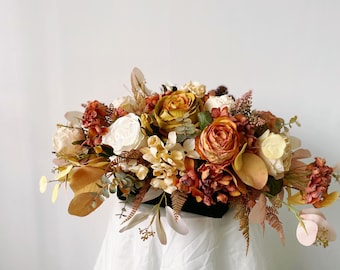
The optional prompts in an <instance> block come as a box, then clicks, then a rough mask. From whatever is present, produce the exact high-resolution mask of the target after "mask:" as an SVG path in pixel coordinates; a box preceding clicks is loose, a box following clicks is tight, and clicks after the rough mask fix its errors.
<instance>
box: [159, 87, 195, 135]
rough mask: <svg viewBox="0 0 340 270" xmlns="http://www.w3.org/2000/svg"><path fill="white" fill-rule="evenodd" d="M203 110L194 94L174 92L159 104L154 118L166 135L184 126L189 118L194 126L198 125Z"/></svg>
mask: <svg viewBox="0 0 340 270" xmlns="http://www.w3.org/2000/svg"><path fill="white" fill-rule="evenodd" d="M201 109H202V103H201V101H200V99H197V98H196V97H195V95H194V94H192V93H189V92H184V91H174V92H172V93H171V94H170V95H166V96H164V97H162V98H161V99H160V100H159V101H158V102H157V104H156V106H155V109H154V117H155V120H156V124H157V125H158V127H159V129H160V131H161V132H162V133H163V134H164V135H165V134H168V133H169V132H170V131H174V130H175V129H176V127H179V126H181V125H183V120H184V119H185V118H189V119H190V120H191V122H192V124H196V123H197V122H198V118H197V114H198V113H199V112H200V111H201Z"/></svg>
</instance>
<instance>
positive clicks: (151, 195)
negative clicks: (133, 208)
mask: <svg viewBox="0 0 340 270" xmlns="http://www.w3.org/2000/svg"><path fill="white" fill-rule="evenodd" d="M163 193H164V190H162V189H158V188H154V187H150V188H149V190H148V191H147V192H146V194H145V195H144V197H143V200H142V202H147V201H151V200H153V199H156V198H157V197H159V196H161V195H162V194H163Z"/></svg>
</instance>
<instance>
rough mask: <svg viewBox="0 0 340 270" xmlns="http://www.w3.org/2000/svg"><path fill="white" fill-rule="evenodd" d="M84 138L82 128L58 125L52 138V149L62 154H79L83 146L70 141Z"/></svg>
mask: <svg viewBox="0 0 340 270" xmlns="http://www.w3.org/2000/svg"><path fill="white" fill-rule="evenodd" d="M84 139H85V135H84V132H83V130H82V129H80V128H75V127H64V126H58V129H57V131H56V132H55V134H54V136H53V139H52V143H53V149H54V151H55V152H56V153H58V154H63V155H76V154H80V153H81V152H82V149H83V147H82V146H81V145H78V144H76V145H74V144H72V143H73V142H76V141H81V140H84Z"/></svg>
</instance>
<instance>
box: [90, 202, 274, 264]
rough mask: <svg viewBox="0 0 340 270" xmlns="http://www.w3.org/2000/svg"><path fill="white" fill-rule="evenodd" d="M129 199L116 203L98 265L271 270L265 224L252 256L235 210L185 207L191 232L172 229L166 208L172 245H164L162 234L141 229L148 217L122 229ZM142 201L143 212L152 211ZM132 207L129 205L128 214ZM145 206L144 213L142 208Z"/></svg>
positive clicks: (255, 233)
mask: <svg viewBox="0 0 340 270" xmlns="http://www.w3.org/2000/svg"><path fill="white" fill-rule="evenodd" d="M122 206H123V204H120V203H117V202H116V203H115V207H114V209H113V212H112V214H111V218H110V222H109V225H108V228H107V232H106V235H105V238H104V241H103V245H102V248H101V251H100V253H99V256H98V260H97V263H96V266H95V270H111V269H121V270H130V269H139V270H216V269H237V270H256V269H261V270H266V269H268V268H267V267H268V261H267V259H266V257H265V256H262V255H261V254H262V252H263V251H264V239H263V237H262V232H261V230H260V228H259V227H257V226H255V227H252V230H251V245H250V248H249V251H248V255H247V256H246V241H245V240H244V238H243V236H242V233H241V232H240V231H239V230H238V228H239V226H238V221H235V220H234V219H233V212H232V210H230V211H229V212H227V213H226V214H225V215H224V216H223V218H210V217H203V216H200V215H196V214H191V213H186V212H182V213H181V217H182V218H183V220H184V221H185V223H186V224H187V225H188V227H189V233H188V234H187V235H181V234H178V233H176V232H175V231H174V230H173V229H171V228H170V227H169V225H168V223H167V221H166V218H165V213H164V212H165V211H164V209H162V218H161V220H162V224H163V225H164V229H165V231H166V234H167V240H168V243H167V245H162V244H160V242H159V240H158V238H157V236H156V235H155V236H154V237H150V238H149V239H148V240H145V241H142V240H141V239H140V235H139V232H138V228H142V229H143V228H146V227H147V226H148V224H149V222H150V220H146V221H144V222H143V223H141V224H138V225H136V226H135V227H134V228H132V229H130V230H128V231H125V232H123V233H120V232H119V229H120V228H121V227H122V225H121V222H122V220H123V219H119V218H118V216H117V214H119V213H121V209H120V207H122ZM150 208H151V206H150V205H142V206H141V208H140V211H144V212H145V211H149V210H150ZM130 210H131V208H130V207H127V211H128V212H127V213H129V211H130ZM140 211H139V212H140Z"/></svg>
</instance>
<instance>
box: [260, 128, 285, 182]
mask: <svg viewBox="0 0 340 270" xmlns="http://www.w3.org/2000/svg"><path fill="white" fill-rule="evenodd" d="M258 144H259V149H260V150H259V155H260V157H261V158H262V159H263V161H264V162H265V164H266V166H267V169H268V173H269V175H271V176H273V177H274V178H275V179H280V178H282V177H283V176H284V172H286V171H288V170H289V168H290V164H291V159H292V151H291V145H290V142H289V138H288V137H287V136H286V135H284V134H275V133H273V132H270V131H269V130H266V131H265V132H264V133H263V134H262V135H261V136H260V137H259V138H258Z"/></svg>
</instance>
